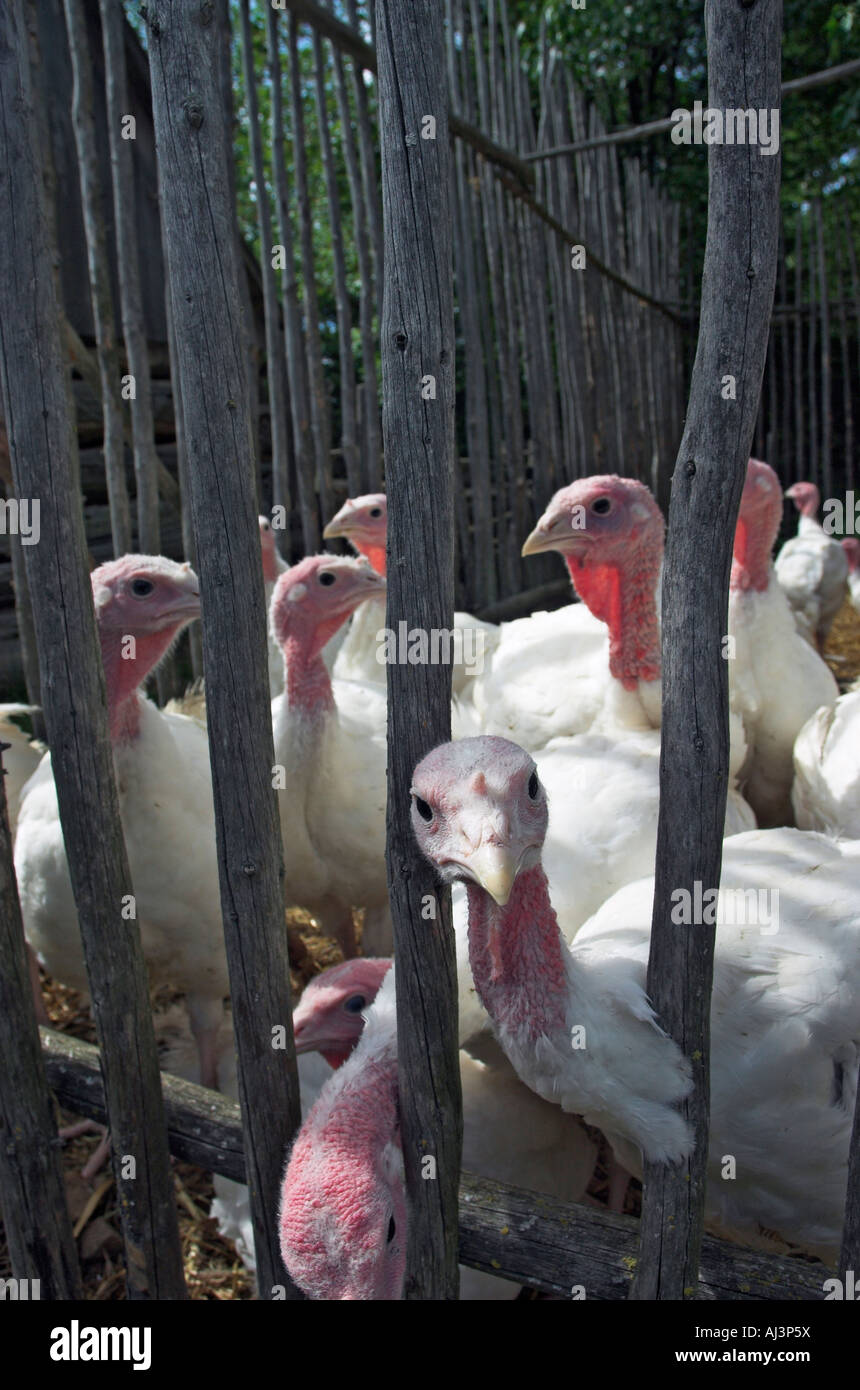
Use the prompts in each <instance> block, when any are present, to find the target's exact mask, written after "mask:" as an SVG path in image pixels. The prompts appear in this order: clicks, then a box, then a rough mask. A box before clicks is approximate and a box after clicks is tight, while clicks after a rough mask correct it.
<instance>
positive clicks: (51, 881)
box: [15, 555, 228, 1086]
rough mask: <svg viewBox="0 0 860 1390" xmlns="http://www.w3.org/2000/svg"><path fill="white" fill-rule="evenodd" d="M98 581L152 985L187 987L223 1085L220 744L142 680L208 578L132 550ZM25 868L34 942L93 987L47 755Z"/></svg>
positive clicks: (31, 806) (23, 850)
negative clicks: (214, 747) (218, 1044)
mask: <svg viewBox="0 0 860 1390" xmlns="http://www.w3.org/2000/svg"><path fill="white" fill-rule="evenodd" d="M91 579H92V586H93V599H94V602H95V608H96V621H97V624H98V635H99V641H100V644H101V654H102V662H103V664H104V671H105V681H106V686H107V702H108V716H109V722H110V737H111V744H112V748H113V758H114V768H115V772H116V780H117V789H118V791H119V805H120V815H121V817H122V827H123V833H124V835H125V843H126V848H127V850H128V858H129V866H130V869H131V878H132V885H133V888H134V895H135V907H136V916H137V922H138V925H139V928H140V935H141V942H142V945H143V952H144V956H145V957H146V963H147V966H148V968H149V973H150V979H151V981H152V982H153V983H156V982H159V981H170V982H171V983H173V984H174V985H176V986H177V987H178V988H179V989H181V990H182V991H183V992H184V993H185V995H186V996H187V1005H188V1011H189V1015H190V1019H191V1025H192V1029H193V1032H194V1036H195V1038H196V1040H197V1044H198V1048H199V1051H200V1067H201V1079H202V1081H203V1084H204V1085H208V1086H215V1085H217V1065H216V1057H215V1039H216V1037H217V1032H218V1027H219V1024H220V1022H221V1018H222V1015H223V999H224V996H225V995H226V994H227V992H228V977H227V962H226V956H225V949H224V934H223V926H222V918H221V901H220V894H219V888H218V864H217V858H216V850H215V820H214V810H213V804H212V783H211V775H210V771H209V749H208V744H207V740H206V734H205V733H204V731H203V729H202V728H201V727H200V725H199V724H198V723H197V722H196V721H195V720H193V719H188V718H184V717H183V716H182V715H179V714H166V713H164V712H162V711H160V710H159V709H157V708H156V706H155V705H153V704H152V703H151V702H150V701H149V700H147V699H146V698H145V696H144V695H143V692H142V689H141V686H142V684H143V682H144V681H145V680H146V678H147V676H148V675H149V674H150V673H151V672H152V671H153V670H154V669H155V668H156V666H157V665H158V664H159V662H160V661H161V660H163V658H164V656H165V655H166V654H167V652H168V651H169V649H170V647H171V646H172V644H173V642H174V641H175V640H176V638H177V637H178V635H179V633H180V632H181V631H182V629H183V628H184V627H186V626H187V625H188V623H190V622H192V621H193V620H194V619H195V618H196V617H198V616H199V614H200V595H199V589H198V583H197V576H196V575H195V573H194V571H193V570H192V569H191V568H190V566H189V565H179V564H176V563H174V561H172V560H167V559H164V558H163V557H162V556H149V555H125V556H123V557H122V558H121V559H119V560H112V561H110V562H109V563H108V564H105V565H100V566H99V567H98V569H96V570H94V571H93V573H92V575H91ZM15 872H16V874H17V876H18V888H19V892H20V896H21V911H22V913H23V917H24V927H25V931H26V934H27V939H28V941H29V942H30V944H31V945H32V946H33V948H34V949H35V951H36V952H37V953H38V955H39V957H40V958H41V960H42V962H43V964H44V965H45V968H46V969H47V971H48V973H49V974H50V975H52V976H53V977H54V978H55V979H57V980H60V981H62V982H63V983H64V984H68V985H72V986H73V987H74V988H75V989H78V990H81V991H82V992H84V993H86V992H87V975H86V970H85V967H84V957H83V949H82V946H81V936H80V930H79V927H78V919H77V913H76V910H75V903H74V898H73V896H72V886H71V882H70V880H69V872H68V867H67V864H66V852H65V845H64V842H63V831H62V826H61V825H60V817H59V810H58V807H57V795H56V790H55V787H54V779H53V776H52V773H51V755H50V753H46V754H45V756H44V758H43V759H42V762H41V763H40V765H39V767H38V768H37V770H36V772H35V773H34V775H33V776H32V777H31V779H30V781H29V782H28V783H27V785H26V787H25V788H24V791H23V793H22V796H21V806H20V811H19V815H18V833H17V838H16V842H15ZM117 913H118V914H119V905H118V907H117ZM117 921H118V923H119V922H120V918H119V915H118V917H117Z"/></svg>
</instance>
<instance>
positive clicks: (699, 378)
mask: <svg viewBox="0 0 860 1390" xmlns="http://www.w3.org/2000/svg"><path fill="white" fill-rule="evenodd" d="M705 22H706V26H707V37H708V105H709V106H710V107H711V108H718V109H720V110H722V111H725V110H727V109H728V108H735V109H745V108H750V107H752V108H755V110H756V111H758V112H762V111H766V112H767V113H769V118H770V119H771V120H775V119H778V116H775V115H774V114H773V113H778V112H779V110H780V41H781V34H782V0H707V4H706V7H705ZM708 169H709V180H710V182H709V196H708V236H707V243H706V248H705V264H704V271H703V275H702V311H701V322H700V327H699V342H698V348H697V351H696V360H695V363H694V366H693V376H692V381H691V385H690V401H689V406H688V410H687V422H686V428H685V430H684V435H683V438H682V440H681V447H680V450H679V452H678V458H677V462H676V464H675V473H674V477H673V479H672V496H671V503H670V508H669V530H668V535H667V539H666V562H665V568H664V573H663V724H662V728H663V733H662V742H661V752H660V816H659V824H658V831H657V872H656V883H655V891H654V914H653V919H652V926H651V954H650V958H649V962H648V993H649V995H650V997H651V1000H652V1002H653V1004H654V1007H655V1009H656V1012H657V1016H658V1018H659V1020H660V1023H661V1025H662V1026H663V1027H664V1028H665V1029H666V1031H667V1033H669V1034H670V1036H671V1037H673V1038H674V1039H675V1041H676V1042H677V1043H678V1045H679V1047H680V1048H681V1050H682V1051H683V1052H684V1054H685V1056H686V1057H688V1058H689V1059H690V1063H691V1066H692V1069H693V1078H694V1083H695V1087H694V1090H693V1093H692V1095H691V1096H690V1099H689V1100H688V1101H687V1102H686V1104H685V1107H684V1113H685V1116H686V1118H687V1120H688V1121H689V1123H690V1125H691V1127H692V1129H693V1132H694V1134H695V1147H694V1150H693V1152H692V1153H691V1155H690V1158H689V1159H688V1160H687V1162H686V1163H685V1164H683V1165H681V1166H680V1167H671V1168H670V1167H667V1166H663V1165H659V1164H653V1163H646V1164H645V1174H644V1180H645V1201H644V1206H643V1211H642V1231H641V1243H640V1258H639V1263H638V1266H637V1270H636V1277H635V1279H634V1282H633V1289H632V1294H631V1297H633V1298H638V1299H680V1298H685V1297H694V1296H695V1292H696V1288H697V1283H698V1270H699V1252H700V1248H701V1241H702V1230H703V1220H704V1196H705V1175H706V1166H707V1155H708V1113H709V1105H710V1087H709V1069H710V1053H709V1039H710V1000H711V984H712V979H713V963H714V928H713V927H709V926H706V925H702V924H699V925H693V926H691V927H683V928H681V929H680V930H679V928H678V927H677V926H675V925H674V924H673V923H672V921H671V917H670V912H671V902H672V897H671V895H672V893H673V892H674V891H675V890H676V889H679V888H685V889H687V890H689V891H691V892H692V890H693V885H694V883H695V882H696V881H697V880H698V881H699V882H700V883H701V884H703V885H705V887H706V888H707V887H709V886H712V885H715V884H718V883H719V881H720V866H721V862H722V836H723V822H724V818H725V810H726V790H727V778H728V764H729V730H728V669H727V666H726V663H725V661H724V660H723V638H724V634H725V631H726V620H727V603H728V585H729V572H730V569H731V558H732V543H733V539H734V529H735V518H736V516H737V510H738V505H739V503H740V496H741V491H742V490H743V484H744V479H745V476H746V467H747V460H748V458H749V452H750V445H751V443H752V436H753V429H754V427H755V418H756V411H757V408H758V400H759V392H760V390H761V382H762V374H763V372H764V363H765V354H766V352H767V341H768V331H769V327H770V315H771V309H772V306H773V291H774V285H775V282H776V265H777V247H778V238H779V175H780V157H779V155H778V154H771V155H766V154H763V153H762V151H761V149H760V148H756V146H755V145H753V146H752V147H750V146H746V145H718V144H712V145H711V146H710V149H709V153H708Z"/></svg>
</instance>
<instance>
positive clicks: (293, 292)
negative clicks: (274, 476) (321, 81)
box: [266, 6, 320, 555]
mask: <svg viewBox="0 0 860 1390" xmlns="http://www.w3.org/2000/svg"><path fill="white" fill-rule="evenodd" d="M266 46H267V51H268V60H269V72H270V74H271V79H272V126H271V132H272V183H273V185H274V191H275V207H276V209H277V214H278V239H279V242H280V244H281V246H283V248H284V262H285V264H284V274H283V286H284V345H285V349H286V358H287V373H288V376H289V382H290V416H291V420H292V427H293V447H294V451H295V458H296V492H297V493H298V504H299V512H300V514H301V522H302V540H303V544H304V549H305V554H306V555H313V554H314V552H315V551H316V550H318V549H319V543H320V523H319V507H318V505H317V501H316V498H315V496H314V471H315V470H314V452H313V439H312V438H311V414H310V411H311V407H310V400H309V391H308V365H307V356H306V353H305V339H304V333H303V331H302V311H301V305H300V303H299V287H298V281H297V280H296V256H295V244H294V238H293V223H292V217H291V214H290V187H289V181H288V179H287V161H286V153H285V150H284V101H283V95H282V81H281V57H280V47H279V31H278V11H277V10H275V9H273V8H272V7H271V6H269V8H268V9H267V11H266Z"/></svg>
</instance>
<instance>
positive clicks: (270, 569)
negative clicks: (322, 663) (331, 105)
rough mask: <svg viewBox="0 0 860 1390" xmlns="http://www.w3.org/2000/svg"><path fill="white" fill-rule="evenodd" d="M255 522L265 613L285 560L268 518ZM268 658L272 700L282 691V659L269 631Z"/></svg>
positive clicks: (283, 568)
mask: <svg viewBox="0 0 860 1390" xmlns="http://www.w3.org/2000/svg"><path fill="white" fill-rule="evenodd" d="M257 520H258V521H259V523H260V553H261V555H262V558H263V589H264V593H265V596H266V612H267V613H268V611H269V605H270V604H271V602H272V594H273V593H274V591H275V585H276V584H277V582H278V576H279V575H281V574H283V573H284V570H285V569H287V568H288V566H287V562H286V560H283V559H282V558H281V556H280V555H279V554H278V547H277V545H276V544H275V533H274V531H273V529H272V523H271V522H270V521H269V519H268V517H265V516H261V517H258V518H257ZM267 642H268V657H269V695H270V696H271V698H272V699H273V700H274V698H275V696H276V695H280V694H281V693H282V692H283V689H284V658H283V656H282V655H281V649H280V647H279V646H278V644H277V642H276V641H275V638H274V637H273V635H272V633H271V632H270V631H268V632H267Z"/></svg>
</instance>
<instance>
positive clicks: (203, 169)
mask: <svg viewBox="0 0 860 1390" xmlns="http://www.w3.org/2000/svg"><path fill="white" fill-rule="evenodd" d="M148 24H149V39H150V42H149V55H150V66H151V71H152V105H153V119H154V123H155V138H156V149H157V153H158V159H159V162H160V163H161V165H162V187H163V193H164V221H165V227H166V229H167V235H168V238H169V240H170V243H171V257H170V268H169V273H170V285H171V298H172V304H173V315H174V324H175V333H176V344H177V349H178V356H179V368H180V378H181V382H182V400H183V406H184V410H185V426H186V435H187V442H188V474H189V479H190V484H191V496H190V501H191V509H192V515H193V518H194V530H195V533H196V536H197V541H198V552H199V556H200V582H201V593H202V597H203V655H204V668H205V672H206V707H207V720H208V730H209V752H210V761H211V765H212V789H213V794H214V801H215V822H216V831H217V841H218V870H219V879H220V885H221V903H222V911H223V917H224V937H225V942H226V946H227V961H228V966H229V972H230V991H231V998H232V1002H233V1022H234V1029H235V1035H236V1044H237V1053H238V1062H239V1099H240V1104H241V1107H242V1122H243V1128H244V1133H245V1162H246V1171H247V1173H248V1188H249V1192H250V1199H251V1219H252V1223H253V1228H254V1243H255V1247H256V1252H257V1278H258V1283H259V1288H260V1293H261V1295H262V1297H264V1298H271V1297H274V1296H275V1292H274V1291H275V1289H276V1288H278V1287H279V1286H280V1287H281V1288H283V1289H285V1290H286V1291H287V1295H288V1296H290V1297H298V1296H299V1295H298V1291H297V1290H296V1289H295V1288H294V1286H293V1285H292V1284H291V1283H290V1282H289V1281H288V1279H287V1276H286V1273H285V1271H284V1268H283V1264H282V1262H281V1256H280V1248H279V1240H278V1204H279V1192H280V1179H281V1172H282V1167H283V1161H284V1155H285V1153H286V1150H287V1145H288V1143H289V1141H290V1139H291V1137H292V1135H293V1133H294V1131H295V1128H296V1127H297V1125H298V1122H299V1094H298V1078H297V1073H296V1062H295V1052H294V1047H293V1035H292V1018H291V1012H290V981H289V964H288V957H287V936H286V931H285V928H284V904H283V863H282V857H281V837H280V828H279V824H278V808H277V802H276V796H275V792H274V790H273V786H272V773H271V769H272V765H273V762H274V750H273V743H272V726H271V719H270V714H269V688H268V678H267V674H266V631H265V606H264V599H263V574H262V566H261V562H260V542H259V530H258V526H257V515H256V502H255V498H254V494H253V474H254V459H253V452H252V436H251V423H250V420H249V419H248V413H247V407H246V406H245V405H244V397H243V395H242V378H243V369H242V361H241V356H240V352H239V351H237V348H240V347H241V333H240V322H241V302H240V298H239V286H238V276H239V271H240V267H239V266H238V265H237V263H236V259H235V258H234V257H233V255H232V254H231V248H232V247H233V246H234V245H235V243H234V241H233V238H232V209H231V206H230V197H229V187H228V185H227V182H226V180H225V176H224V166H225V161H226V159H227V157H228V152H227V149H226V148H225V145H226V139H225V136H226V131H225V128H224V123H223V122H222V121H221V120H220V118H219V101H220V92H219V85H218V75H217V74H218V63H219V59H218V53H217V45H218V43H219V31H218V28H217V27H216V26H213V25H212V24H211V23H208V22H207V11H206V8H205V7H203V8H201V9H196V8H191V7H188V8H186V7H184V6H174V5H170V4H169V3H167V0H158V3H154V4H152V5H150V7H149V11H148ZM224 459H229V460H230V464H231V466H230V467H229V468H224V467H223V460H224ZM278 1029H283V1037H284V1042H285V1047H284V1049H283V1051H281V1050H278V1049H276V1047H275V1045H274V1039H275V1035H276V1034H275V1031H273V1030H278Z"/></svg>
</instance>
